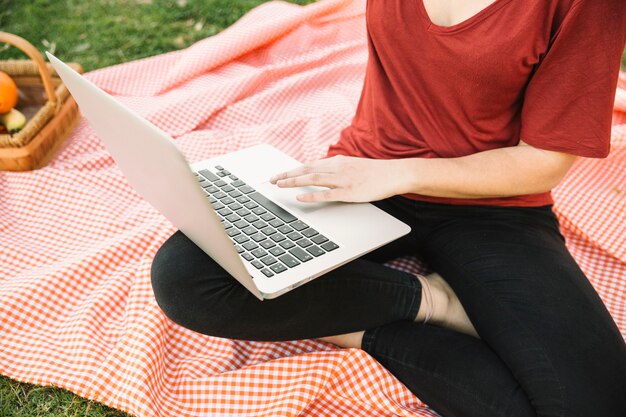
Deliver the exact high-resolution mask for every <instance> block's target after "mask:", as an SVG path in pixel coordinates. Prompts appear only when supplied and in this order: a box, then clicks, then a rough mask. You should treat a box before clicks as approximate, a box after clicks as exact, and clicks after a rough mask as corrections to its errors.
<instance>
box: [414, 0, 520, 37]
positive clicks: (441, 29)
mask: <svg viewBox="0 0 626 417" xmlns="http://www.w3.org/2000/svg"><path fill="white" fill-rule="evenodd" d="M510 1H511V0H495V1H494V2H493V3H491V4H489V5H488V6H487V7H485V8H484V9H482V10H480V11H479V12H478V13H476V14H474V15H472V16H470V17H468V18H467V19H465V20H463V21H462V22H459V23H457V24H455V25H451V26H440V25H438V24H436V23H434V22H433V21H432V20H431V19H430V16H429V15H428V11H426V6H425V5H424V0H415V2H416V3H417V5H416V6H417V7H412V8H413V9H417V10H418V12H419V15H420V16H421V18H422V20H423V21H424V23H425V24H426V30H428V31H429V32H434V33H441V34H449V33H456V32H459V31H461V30H464V29H467V28H469V27H471V26H473V25H475V24H477V23H478V22H480V21H481V20H483V19H485V18H486V17H487V16H489V15H491V14H492V13H494V12H495V11H497V10H498V9H500V8H501V7H502V6H504V5H505V4H507V3H509V2H510Z"/></svg>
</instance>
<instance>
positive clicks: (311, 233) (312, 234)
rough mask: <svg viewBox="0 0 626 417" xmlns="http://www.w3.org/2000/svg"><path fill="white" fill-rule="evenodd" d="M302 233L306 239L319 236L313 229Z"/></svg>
mask: <svg viewBox="0 0 626 417" xmlns="http://www.w3.org/2000/svg"><path fill="white" fill-rule="evenodd" d="M229 207H230V206H229ZM231 210H232V207H231ZM300 233H302V234H303V235H304V236H306V237H311V236H315V235H317V234H318V233H317V230H315V229H311V228H310V227H309V228H308V229H304V230H303V231H302V232H300Z"/></svg>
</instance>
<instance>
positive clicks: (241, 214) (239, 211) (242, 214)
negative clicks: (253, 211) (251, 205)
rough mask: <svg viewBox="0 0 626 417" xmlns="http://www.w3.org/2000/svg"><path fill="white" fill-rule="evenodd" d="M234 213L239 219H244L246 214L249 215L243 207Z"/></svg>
mask: <svg viewBox="0 0 626 417" xmlns="http://www.w3.org/2000/svg"><path fill="white" fill-rule="evenodd" d="M235 213H237V214H238V215H239V216H241V217H246V216H247V215H248V214H250V212H249V211H248V210H246V209H245V208H243V207H242V208H240V209H239V210H235Z"/></svg>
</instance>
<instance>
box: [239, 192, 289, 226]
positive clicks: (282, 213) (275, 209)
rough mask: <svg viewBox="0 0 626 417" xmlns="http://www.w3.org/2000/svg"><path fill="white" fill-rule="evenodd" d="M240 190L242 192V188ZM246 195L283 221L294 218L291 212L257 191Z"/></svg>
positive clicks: (287, 221)
mask: <svg viewBox="0 0 626 417" xmlns="http://www.w3.org/2000/svg"><path fill="white" fill-rule="evenodd" d="M242 188H243V187H242ZM242 192H243V190H242ZM248 197H250V198H251V199H253V200H254V201H256V202H257V203H259V205H261V206H263V207H265V208H266V209H267V210H268V211H270V212H271V213H272V214H274V215H275V216H276V217H278V218H279V219H281V220H282V221H284V222H285V223H290V222H292V221H294V220H296V217H295V216H294V215H293V214H291V213H289V212H288V211H286V210H285V209H283V208H282V207H280V206H278V205H277V204H276V203H274V202H273V201H270V200H268V199H267V198H265V196H263V195H261V194H259V193H257V192H254V193H250V194H249V195H248ZM261 214H262V213H261Z"/></svg>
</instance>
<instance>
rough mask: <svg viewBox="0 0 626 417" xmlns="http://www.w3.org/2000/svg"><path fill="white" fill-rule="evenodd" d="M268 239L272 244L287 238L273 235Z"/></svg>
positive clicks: (278, 234) (276, 234)
mask: <svg viewBox="0 0 626 417" xmlns="http://www.w3.org/2000/svg"><path fill="white" fill-rule="evenodd" d="M270 239H272V240H273V241H274V242H282V241H283V240H285V239H287V238H286V237H285V236H283V235H281V234H280V233H274V234H273V235H272V236H270Z"/></svg>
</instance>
